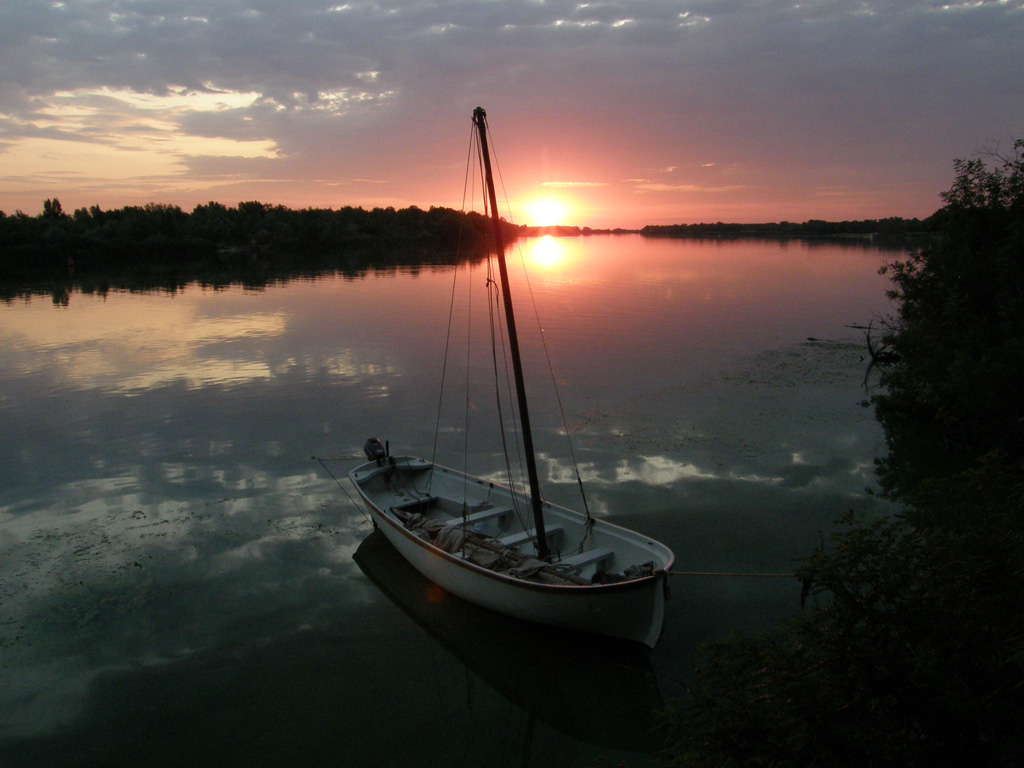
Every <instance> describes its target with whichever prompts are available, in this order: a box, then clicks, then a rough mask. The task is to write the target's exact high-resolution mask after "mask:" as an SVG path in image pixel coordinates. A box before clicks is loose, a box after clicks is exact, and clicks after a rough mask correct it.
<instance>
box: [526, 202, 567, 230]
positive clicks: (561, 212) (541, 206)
mask: <svg viewBox="0 0 1024 768" xmlns="http://www.w3.org/2000/svg"><path fill="white" fill-rule="evenodd" d="M524 207H525V208H526V218H527V222H526V223H527V225H528V226H531V227H550V226H555V225H558V224H565V217H566V214H567V213H568V212H569V206H568V205H566V204H565V203H564V202H563V201H561V200H558V199H556V198H553V197H538V198H534V199H533V200H531V201H529V202H528V203H526V205H525V206H524Z"/></svg>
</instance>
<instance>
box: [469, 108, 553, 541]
mask: <svg viewBox="0 0 1024 768" xmlns="http://www.w3.org/2000/svg"><path fill="white" fill-rule="evenodd" d="M473 123H474V124H475V125H476V128H477V131H478V132H479V134H480V152H481V154H482V155H483V159H484V178H485V180H486V182H487V196H488V199H489V200H490V204H491V223H492V224H493V225H494V247H495V250H496V251H497V252H498V272H499V273H500V275H501V298H502V303H503V304H504V305H505V325H506V326H508V343H509V348H510V349H511V351H512V372H513V374H514V375H515V382H516V398H517V399H518V401H519V421H520V423H521V425H522V429H523V447H524V449H525V451H526V473H527V476H528V477H529V480H530V502H531V506H532V507H533V522H534V528H535V529H536V534H537V556H538V557H539V558H540V559H541V560H550V559H551V552H550V550H549V549H548V537H547V534H546V533H545V531H544V515H543V511H542V507H541V498H540V480H539V478H538V475H537V457H536V456H534V453H533V433H532V432H531V431H530V412H529V409H528V408H527V406H526V384H525V380H524V378H523V361H522V359H521V358H520V356H519V336H518V335H517V334H516V318H515V314H514V313H513V311H512V293H511V291H510V290H509V285H508V267H507V266H505V242H504V240H503V238H502V236H501V219H499V218H498V201H497V197H496V196H495V194H494V177H493V176H492V175H491V157H490V153H489V152H488V150H487V113H486V112H484V108H483V107H477V108H476V109H474V110H473Z"/></svg>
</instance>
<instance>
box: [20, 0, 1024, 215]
mask: <svg viewBox="0 0 1024 768" xmlns="http://www.w3.org/2000/svg"><path fill="white" fill-rule="evenodd" d="M1022 5H1024V4H1022V3H1021V2H1020V0H1007V1H1006V2H982V3H973V2H972V3H942V2H938V1H929V0H902V1H901V0H892V1H888V2H881V0H865V1H863V2H858V3H848V2H845V1H843V2H841V1H840V0H824V1H823V2H816V3H808V4H781V3H775V2H768V1H767V0H764V1H762V2H756V1H755V2H739V0H714V1H712V0H689V1H687V0H683V1H682V2H678V1H673V2H670V1H669V0H651V2H645V3H626V2H600V1H596V2H589V3H579V2H565V1H563V0H551V1H550V2H532V1H531V0H509V1H508V2H501V3H498V2H484V1H482V0H436V1H435V2H431V3H420V2H411V1H408V2H400V1H396V0H377V1H376V2H367V1H364V0H351V1H350V2H340V3H338V2H336V3H331V2H328V3H324V2H322V1H321V2H312V0H292V1H290V2H274V1H273V0H259V1H257V0H222V1H220V2H216V3H209V2H198V0H180V1H179V2H172V1H171V0H148V1H135V2H129V0H93V2H89V3H79V2H70V1H67V2H30V1H29V0H7V2H5V3H3V4H2V5H0V159H2V160H0V162H2V167H3V168H5V169H7V168H10V167H11V163H10V161H11V159H12V158H13V157H15V156H18V157H20V158H22V159H20V160H18V161H17V167H18V168H24V167H30V166H32V165H33V162H34V160H35V159H38V160H39V163H38V165H39V166H41V167H42V166H45V165H46V164H47V162H49V161H47V159H46V158H47V157H51V158H53V157H56V156H57V154H55V153H56V152H57V149H56V148H57V145H53V144H48V145H45V146H44V145H42V144H40V143H39V140H41V139H47V140H50V141H53V142H60V141H65V142H68V144H67V145H66V149H67V152H66V153H65V154H64V158H65V161H66V162H67V165H68V173H67V174H66V176H65V177H64V183H66V184H67V185H69V186H68V189H69V190H70V189H72V187H71V186H70V185H71V179H73V178H74V177H75V176H76V175H80V176H83V177H89V178H90V179H92V178H93V177H94V174H93V173H92V171H90V170H89V169H80V168H78V167H77V161H76V160H75V157H76V154H77V152H78V149H77V148H80V147H81V145H82V144H91V145H102V146H105V147H107V148H109V151H111V152H114V151H124V152H127V151H132V152H140V153H143V152H152V153H153V154H154V155H156V156H158V157H162V158H163V160H161V161H159V162H158V161H147V165H148V166H150V171H148V172H147V173H146V174H140V177H141V176H142V175H146V176H148V175H154V176H155V177H156V178H157V179H160V178H162V179H163V180H164V182H165V184H164V186H163V187H162V188H163V189H164V190H165V191H166V192H167V193H169V194H171V195H173V194H174V193H175V190H177V194H178V196H179V199H180V198H181V197H186V198H187V197H188V196H189V195H191V194H193V192H195V190H196V189H197V188H200V187H204V184H205V183H206V181H209V179H210V178H212V177H214V176H216V175H217V173H216V172H211V171H209V170H208V167H207V165H206V163H204V158H209V159H210V167H213V168H223V167H224V166H225V165H231V166H232V168H233V170H232V178H233V179H234V180H235V181H246V180H247V181H248V182H249V183H250V184H251V190H250V191H251V194H249V195H248V196H247V197H248V198H249V199H252V198H254V197H270V196H277V197H275V198H274V201H275V202H284V203H286V204H309V203H313V202H316V201H317V200H319V199H320V198H317V197H316V196H317V195H318V194H320V192H322V188H321V187H320V186H319V185H317V184H315V183H311V180H312V179H315V178H321V179H322V178H325V177H326V176H327V174H328V173H329V174H330V175H331V176H335V175H336V176H337V177H338V178H340V179H358V178H368V179H386V180H387V181H388V182H389V184H390V186H391V187H393V189H394V194H395V196H396V200H398V201H403V200H404V201H405V202H406V203H407V204H413V203H415V204H419V205H429V204H434V203H437V204H446V203H451V202H452V200H443V199H441V195H440V194H439V190H440V189H442V188H446V187H447V185H448V184H451V186H452V187H454V188H458V187H459V184H458V181H457V179H458V178H459V177H460V176H461V169H459V168H458V165H459V162H458V156H459V155H460V154H461V148H460V147H458V144H459V141H458V139H459V137H460V136H461V135H462V134H463V131H468V121H469V113H470V111H471V110H472V108H473V107H474V106H476V105H478V104H483V105H485V106H487V107H488V110H489V114H490V115H491V116H492V119H493V120H495V125H494V126H493V128H494V130H495V132H496V134H497V136H498V139H499V145H500V146H501V148H502V149H503V150H506V149H507V150H508V155H507V157H505V158H504V159H505V160H506V162H505V163H504V168H507V169H514V170H512V171H511V172H512V173H513V174H514V175H515V174H522V180H521V181H520V180H519V179H518V178H516V179H514V180H516V181H518V182H519V184H520V186H524V185H526V184H535V183H537V182H536V180H537V179H542V178H548V179H554V180H555V181H552V182H549V183H548V184H549V186H554V185H556V184H566V183H569V182H560V181H558V180H559V179H568V180H570V181H571V180H573V179H579V178H588V177H589V178H616V179H635V178H642V177H645V176H648V175H651V174H652V171H650V170H649V169H652V168H659V169H665V170H664V172H665V173H672V172H675V173H678V172H679V169H684V168H697V167H701V166H703V169H704V170H706V171H707V173H708V175H707V177H706V178H704V177H701V178H697V177H694V178H692V179H688V180H686V181H688V182H692V183H669V182H666V184H665V185H664V186H661V187H657V188H656V189H654V188H647V189H646V191H649V192H653V191H658V192H659V193H660V194H661V195H671V194H678V195H683V196H693V195H699V194H702V193H704V192H707V193H709V195H711V196H712V197H715V196H719V197H720V196H721V194H720V193H721V192H723V191H734V190H736V189H738V188H743V189H746V190H749V191H750V192H751V194H755V193H756V194H758V195H761V196H762V202H761V203H760V205H761V206H762V207H764V206H768V207H770V206H771V204H772V203H777V204H778V208H779V209H780V210H781V209H782V208H786V209H787V211H792V210H793V209H794V208H800V207H801V206H803V207H804V209H805V210H806V216H807V217H821V216H823V215H824V214H825V213H826V212H827V211H826V209H822V208H821V207H816V206H818V205H819V203H818V202H815V201H821V200H822V198H821V197H820V196H816V195H814V194H812V192H811V190H814V189H817V188H825V187H847V186H851V185H856V186H857V188H858V190H859V194H857V195H847V196H846V199H847V200H851V199H858V200H866V199H868V198H869V197H870V195H869V194H868V192H869V190H870V186H871V185H878V186H880V187H886V188H888V189H894V188H895V185H896V184H897V182H900V181H910V182H911V183H910V186H909V187H906V186H905V187H904V192H903V193H901V196H900V197H899V198H898V199H891V198H886V199H885V200H883V201H880V202H879V205H883V204H884V205H887V206H893V209H892V210H889V211H888V213H890V214H893V215H909V214H927V213H928V212H930V209H934V206H935V205H936V204H937V201H938V198H937V193H938V192H939V191H940V190H941V189H943V188H944V186H945V185H946V183H947V181H948V178H949V176H950V172H949V169H950V167H951V162H952V159H953V158H954V157H958V156H964V155H965V154H968V153H969V152H970V151H972V150H973V149H974V148H976V147H978V146H980V145H982V144H983V143H985V142H988V141H990V140H993V139H1006V138H1009V137H1010V136H1013V135H1016V134H1018V133H1019V130H1020V129H1019V126H1020V125H1021V124H1022V123H1024V85H1022V82H1021V80H1020V78H1019V75H1018V74H1017V73H1018V69H1019V62H1020V60H1021V59H1022V58H1024V43H1022V41H1024V8H1022ZM203 140H208V141H203ZM95 151H96V152H99V151H100V150H95ZM228 158H234V160H232V161H231V162H230V163H229V162H227V159H228ZM161 163H162V165H161ZM671 168H675V169H676V170H675V171H671V170H669V169H671ZM854 169H856V171H857V172H856V173H855V172H854ZM0 173H2V174H3V176H4V178H3V179H2V180H0V208H11V207H13V206H12V202H13V203H14V204H15V205H24V204H25V203H24V201H25V200H28V199H33V200H41V199H42V196H44V195H43V193H45V196H49V195H50V194H52V193H53V192H54V190H53V189H52V188H50V187H47V186H46V185H45V184H44V183H43V181H42V179H44V178H52V177H49V176H46V175H45V174H40V173H37V174H35V175H28V176H23V175H22V174H20V173H18V174H15V173H12V172H10V171H8V170H4V171H0ZM122 177H123V174H122ZM267 179H270V180H272V182H273V186H262V182H261V180H267ZM528 180H529V181H528ZM95 181H96V184H97V186H96V187H91V188H90V189H91V190H92V189H98V188H100V185H101V182H102V177H101V176H97V177H95ZM588 184H593V186H586V185H588ZM573 186H575V187H576V188H577V192H578V193H579V194H580V195H590V196H591V199H592V200H593V201H594V203H593V205H594V207H595V210H596V209H597V208H598V207H599V206H605V207H606V208H607V209H608V210H617V211H620V212H621V211H622V210H623V203H625V201H626V198H625V197H624V195H627V194H628V193H630V192H632V191H634V188H633V186H632V184H631V183H628V182H627V183H624V184H597V183H588V182H576V183H573ZM371 187H372V185H371V186H367V187H366V188H365V189H361V190H360V189H352V190H351V191H352V192H353V195H354V199H351V200H347V201H345V202H352V203H357V204H358V203H359V202H360V199H359V195H360V194H364V195H366V199H370V197H371V196H373V195H375V192H374V191H373V189H372V188H371ZM160 189H161V187H160V184H159V183H154V184H152V185H149V186H140V187H139V188H138V189H137V190H136V194H139V195H142V194H146V193H150V192H154V191H159V190H160ZM204 189H205V187H204ZM119 190H120V191H119V194H122V195H123V194H124V188H119ZM58 191H62V190H58ZM233 191H234V188H233V187H225V188H224V192H225V194H227V193H229V192H233ZM90 193H91V192H90ZM615 195H618V196H619V197H618V198H617V200H616V198H615ZM452 198H453V199H457V192H453V193H452ZM751 200H753V198H751ZM82 202H90V201H85V200H83V201H82ZM112 202H113V201H112ZM121 202H122V203H127V202H133V201H129V200H122V201H121ZM134 202H137V201H134ZM323 202H325V203H329V202H333V201H332V200H326V199H325V200H323ZM632 204H634V205H635V204H637V203H636V201H635V199H634V202H633V203H632ZM36 205H37V206H38V205H39V203H38V202H37V203H36ZM711 205H713V204H711ZM751 205H754V203H753V202H752V203H751ZM741 213H742V212H741ZM752 213H753V212H752ZM869 213H877V212H869V211H867V210H865V209H859V210H857V211H854V210H850V211H847V212H846V214H845V215H843V216H842V218H849V217H854V216H858V215H862V214H865V215H866V214H869ZM637 215H640V214H637ZM666 215H667V214H666ZM738 215H741V214H738ZM755 218H757V219H758V220H764V219H765V216H764V215H762V214H758V215H757V216H756V217H755ZM769 218H770V217H769ZM581 223H590V222H581ZM606 223H612V224H636V223H648V222H647V221H645V220H643V219H641V220H639V221H630V222H626V221H615V222H606Z"/></svg>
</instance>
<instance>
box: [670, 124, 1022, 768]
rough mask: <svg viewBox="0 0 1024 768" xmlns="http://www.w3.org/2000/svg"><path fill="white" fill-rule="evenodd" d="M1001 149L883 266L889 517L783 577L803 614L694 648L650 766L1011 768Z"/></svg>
mask: <svg viewBox="0 0 1024 768" xmlns="http://www.w3.org/2000/svg"><path fill="white" fill-rule="evenodd" d="M1014 149H1015V154H1014V155H1013V156H1011V157H1007V158H996V160H995V163H994V164H992V163H985V162H983V161H981V160H970V161H957V163H956V166H955V167H956V172H957V177H956V182H955V183H954V185H953V187H952V188H951V189H950V190H949V191H948V192H946V193H944V195H943V199H944V201H945V206H944V207H943V209H942V211H940V213H939V214H938V220H939V222H940V235H941V237H940V239H939V240H937V241H936V242H935V243H933V244H931V245H929V246H927V247H925V248H924V249H923V250H921V251H920V252H918V253H916V254H914V255H913V256H911V257H910V258H909V259H908V260H906V261H904V262H897V263H895V264H892V265H890V266H889V268H888V271H889V274H890V275H891V276H892V280H893V290H892V296H893V297H894V298H895V299H896V300H897V301H898V302H899V309H898V314H897V316H896V317H895V318H894V319H892V321H891V322H890V323H889V325H888V328H887V331H886V333H885V336H884V338H883V343H884V347H885V351H886V353H887V355H886V359H888V360H890V364H889V365H888V367H886V368H885V369H884V370H883V373H882V376H881V382H882V384H883V386H884V391H883V394H881V395H880V396H878V397H876V398H875V405H876V411H877V413H878V415H879V417H880V419H881V421H882V423H883V425H884V427H885V429H886V435H887V441H888V447H889V455H888V456H887V457H886V458H885V459H884V460H882V461H881V462H880V464H879V470H880V479H881V481H882V485H883V488H884V489H885V492H886V494H887V495H889V496H890V497H891V498H893V499H894V500H896V501H899V502H901V503H902V504H903V511H902V512H901V513H900V514H898V515H895V516H894V517H893V518H891V519H873V520H868V519H858V518H856V517H854V516H853V515H852V514H851V515H849V516H847V517H846V518H845V519H844V520H842V521H840V522H841V526H840V530H839V532H838V533H837V534H836V535H834V536H833V537H832V539H831V541H830V542H829V543H828V544H827V545H826V544H824V543H823V545H822V546H821V547H819V549H818V550H817V551H816V552H814V553H813V554H812V555H811V556H810V557H808V558H806V559H805V561H804V563H803V565H802V567H801V568H800V570H799V574H798V575H799V576H800V578H801V579H802V580H803V583H804V590H805V593H804V596H805V597H806V598H807V599H808V607H807V609H806V610H805V611H804V612H803V613H802V614H801V615H800V616H798V617H796V618H795V619H793V620H792V621H791V622H790V623H789V624H787V625H785V626H783V627H779V628H778V629H776V630H775V631H773V632H770V633H766V634H764V635H761V636H758V637H753V638H732V639H729V640H725V641H722V642H720V643H719V644H717V645H715V646H714V647H712V648H710V649H709V650H708V655H707V664H706V666H705V668H704V669H703V671H702V674H701V677H700V679H699V682H698V684H697V685H696V686H695V688H694V690H693V692H692V695H691V696H690V697H689V698H688V699H687V700H686V701H682V702H677V703H676V704H675V705H674V706H673V707H671V708H670V709H669V710H668V711H667V712H666V713H665V716H664V726H665V728H666V731H667V734H668V743H667V746H666V749H665V751H664V752H663V753H662V758H663V759H664V761H665V762H666V763H667V764H670V765H686V766H795V765H799V766H863V765H894V766H895V765H899V766H929V767H933V766H960V765H972V766H975V765H977V766H985V765H991V766H1016V765H1020V764H1021V763H1022V762H1024V733H1022V731H1021V729H1020V723H1021V722H1024V621H1022V619H1021V617H1022V616H1024V532H1022V531H1024V525H1022V522H1024V439H1022V430H1024V410H1022V408H1024V404H1022V402H1021V392H1024V160H1022V153H1024V142H1020V141H1019V142H1017V143H1016V144H1015V148H1014ZM922 430H923V431H924V434H926V435H927V437H925V438H923V439H922V437H921V434H922ZM939 447H942V448H945V449H949V450H948V451H947V453H949V454H950V455H951V456H952V457H953V458H952V459H950V460H942V461H940V460H938V458H937V454H940V453H942V451H938V450H936V449H937V448H939ZM945 458H946V459H949V456H947V457H945Z"/></svg>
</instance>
